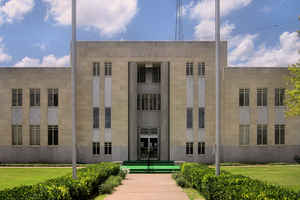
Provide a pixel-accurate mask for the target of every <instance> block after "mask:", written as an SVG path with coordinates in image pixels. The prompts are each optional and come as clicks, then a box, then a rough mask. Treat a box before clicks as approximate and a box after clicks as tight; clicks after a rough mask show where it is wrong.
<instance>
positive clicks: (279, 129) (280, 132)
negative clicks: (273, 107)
mask: <svg viewBox="0 0 300 200" xmlns="http://www.w3.org/2000/svg"><path fill="white" fill-rule="evenodd" d="M275 144H285V125H284V124H275Z"/></svg>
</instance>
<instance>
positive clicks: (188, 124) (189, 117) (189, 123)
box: [186, 108, 193, 128]
mask: <svg viewBox="0 0 300 200" xmlns="http://www.w3.org/2000/svg"><path fill="white" fill-rule="evenodd" d="M186 127H187V128H193V108H187V110H186Z"/></svg>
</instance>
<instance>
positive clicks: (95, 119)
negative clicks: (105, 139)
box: [93, 107, 100, 128]
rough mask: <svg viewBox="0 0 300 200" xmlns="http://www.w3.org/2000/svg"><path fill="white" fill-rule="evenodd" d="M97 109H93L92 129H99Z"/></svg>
mask: <svg viewBox="0 0 300 200" xmlns="http://www.w3.org/2000/svg"><path fill="white" fill-rule="evenodd" d="M99 122H100V120H99V107H94V108H93V128H99V127H100V126H99V124H100V123H99Z"/></svg>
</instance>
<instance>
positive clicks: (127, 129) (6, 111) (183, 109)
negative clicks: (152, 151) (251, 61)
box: [0, 41, 300, 163]
mask: <svg viewBox="0 0 300 200" xmlns="http://www.w3.org/2000/svg"><path fill="white" fill-rule="evenodd" d="M77 54H78V56H77V61H78V68H77V74H76V76H77V120H76V121H77V152H78V154H77V155H78V162H81V163H92V162H100V161H122V160H128V159H130V160H136V159H141V151H142V150H141V148H142V146H143V145H145V144H146V143H147V142H146V143H143V144H142V143H141V135H142V134H140V133H138V131H137V130H138V129H139V130H140V129H141V128H143V127H139V126H140V124H144V122H145V124H148V126H149V127H150V128H153V127H151V125H153V124H154V125H155V128H158V130H159V131H158V133H157V136H155V134H154V135H153V134H152V135H151V134H150V135H149V138H150V137H154V138H156V139H155V141H158V142H157V143H155V145H158V146H157V147H155V148H157V150H158V156H157V158H156V159H160V160H180V161H181V160H185V161H197V162H205V163H211V162H213V161H214V145H215V43H214V42H196V41H195V42H83V41H82V42H78V44H77ZM95 63H98V64H99V76H98V75H97V76H95V74H94V71H93V70H94V66H95ZM187 63H192V68H193V73H191V74H188V75H187V70H186V66H187ZM201 63H205V73H204V74H199V72H198V65H199V64H201ZM110 64H111V65H110ZM154 64H158V65H159V66H160V81H159V83H157V84H154V85H153V84H152V85H151V84H148V85H147V84H142V85H141V84H140V83H137V80H138V77H137V76H138V66H140V65H143V66H145V69H146V70H148V72H149V70H150V69H152V68H151V67H153V66H154ZM110 66H111V74H110V73H109V68H110ZM221 66H222V69H221V73H222V74H221V77H222V80H221V85H222V95H221V101H222V105H221V115H222V118H221V119H222V120H221V123H222V124H221V127H222V128H221V143H222V148H221V150H222V151H221V152H222V154H221V160H222V161H228V162H229V161H230V162H234V161H236V162H238V161H243V162H292V161H293V157H294V155H295V154H300V134H299V129H298V128H299V118H289V119H286V118H285V117H284V106H279V107H278V106H274V105H275V104H274V99H275V88H285V87H286V85H285V82H286V81H285V79H284V77H285V76H287V75H288V70H287V68H265V67H239V68H238V67H228V66H227V43H226V42H222V43H221ZM150 72H151V70H150ZM148 75H149V73H148ZM148 75H147V76H148ZM149 76H151V75H149ZM152 76H153V74H152ZM15 88H21V89H22V90H23V94H22V95H23V96H22V99H23V104H22V106H13V105H12V89H15ZM31 88H39V89H40V106H38V107H32V106H30V94H29V92H30V89H31ZM49 88H58V90H59V104H58V106H57V107H56V108H52V107H49V106H48V98H47V96H48V92H47V91H48V89H49ZM241 88H248V89H249V91H250V92H249V100H250V104H249V106H246V107H240V106H239V89H241ZM257 88H267V89H268V93H267V100H268V104H267V106H265V107H263V108H261V107H257V105H256V102H257V93H256V90H257ZM71 92H72V90H71V68H50V67H49V68H48V67H47V68H33V67H32V68H13V67H7V68H0V94H1V95H0V96H1V98H0V110H1V112H2V113H1V115H0V135H1V138H2V139H1V140H0V162H3V163H12V162H22V163H24V162H56V163H70V162H71V145H72V138H71V137H72V130H71V128H72V126H71V125H72V120H71V118H72V115H71V114H72V110H71ZM147 92H148V93H149V92H150V93H159V95H160V109H159V111H155V112H156V114H155V113H154V111H145V112H143V111H138V110H137V95H138V94H142V93H147ZM150 101H152V100H150ZM152 103H153V102H152ZM95 108H98V109H99V127H94V125H93V121H94V115H93V112H94V110H95ZM199 108H203V109H204V110H205V114H204V116H205V121H204V127H200V125H199V116H200V115H199V110H200V109H199ZM188 109H190V110H191V111H192V118H191V119H192V122H191V124H192V125H191V127H187V120H188V119H187V115H188V114H187V110H188ZM109 110H110V115H109V112H108V111H109ZM108 116H110V119H111V120H110V124H109V122H108V121H107V119H108V118H109V117H108ZM143 120H144V121H143ZM145 120H146V121H145ZM158 120H159V121H158ZM146 122H147V123H146ZM297 122H298V123H297ZM107 123H108V124H107ZM261 123H263V124H267V144H265V145H257V125H258V124H261ZM14 124H18V125H21V126H22V145H13V141H12V135H13V133H12V125H14ZM34 124H38V125H40V145H30V130H29V127H30V125H34ZM52 124H54V125H57V126H58V130H59V131H58V145H48V140H49V139H48V130H47V129H48V125H52ZM240 124H248V125H249V127H250V128H249V130H250V132H249V144H247V145H241V144H240V130H239V127H240ZM275 124H284V125H285V144H280V145H278V144H276V145H275V130H274V127H275ZM149 127H147V128H149ZM144 128H145V127H144ZM149 130H150V129H149ZM143 137H144V136H143ZM146 139H147V138H146ZM143 141H144V140H143ZM147 141H148V142H151V141H152V142H153V141H154V140H147ZM187 142H189V143H192V144H193V151H192V152H190V153H189V154H187V152H186V150H187V149H186V145H187ZM199 142H205V152H204V153H203V154H202V153H201V154H198V143H199ZM93 143H99V144H100V149H99V152H98V153H95V152H94V151H95V149H94V144H93ZM109 143H110V144H111V146H112V148H111V153H110V152H109V150H108V149H109V148H108V147H107V145H108V144H109ZM147 145H149V144H148V143H147ZM106 147H107V148H106Z"/></svg>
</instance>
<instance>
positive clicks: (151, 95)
mask: <svg viewBox="0 0 300 200" xmlns="http://www.w3.org/2000/svg"><path fill="white" fill-rule="evenodd" d="M149 97H150V98H149V104H150V105H149V110H155V109H154V108H153V97H154V94H149Z"/></svg>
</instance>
